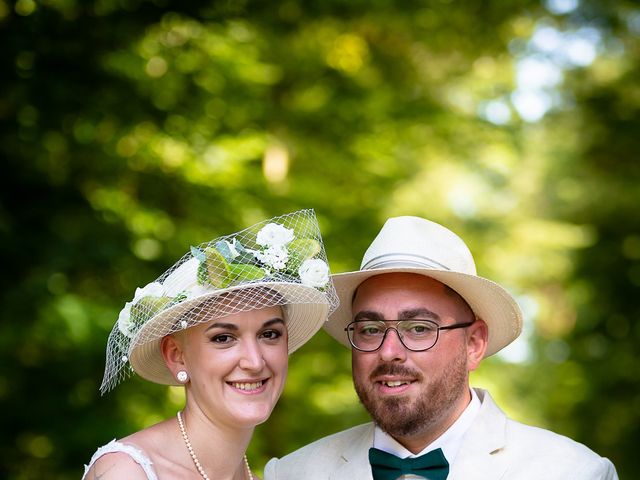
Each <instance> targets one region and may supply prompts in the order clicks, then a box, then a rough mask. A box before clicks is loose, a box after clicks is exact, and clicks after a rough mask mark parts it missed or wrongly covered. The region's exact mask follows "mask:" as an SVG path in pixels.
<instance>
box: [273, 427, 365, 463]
mask: <svg viewBox="0 0 640 480" xmlns="http://www.w3.org/2000/svg"><path fill="white" fill-rule="evenodd" d="M373 430H374V426H373V423H371V422H369V423H364V424H362V425H357V426H355V427H351V428H349V429H347V430H342V431H341V432H337V433H333V434H331V435H328V436H326V437H322V438H320V439H318V440H315V441H314V442H311V443H309V444H308V445H305V446H304V447H301V448H299V449H298V450H296V451H294V452H291V453H289V454H288V455H285V456H284V457H282V458H281V459H280V461H287V460H292V459H294V458H297V457H307V456H308V455H318V454H321V453H322V452H327V453H332V452H339V453H341V452H343V451H344V450H345V449H346V448H348V447H352V446H353V444H354V441H356V440H358V439H362V438H363V437H367V436H372V435H373ZM371 438H373V437H371Z"/></svg>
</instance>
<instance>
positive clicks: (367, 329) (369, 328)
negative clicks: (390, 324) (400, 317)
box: [358, 325, 382, 335]
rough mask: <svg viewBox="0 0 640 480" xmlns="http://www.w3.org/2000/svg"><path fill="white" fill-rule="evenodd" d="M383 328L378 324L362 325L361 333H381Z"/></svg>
mask: <svg viewBox="0 0 640 480" xmlns="http://www.w3.org/2000/svg"><path fill="white" fill-rule="evenodd" d="M380 332H382V329H381V328H380V327H379V326H378V325H364V326H362V327H360V330H359V332H358V333H359V334H360V335H379V334H380Z"/></svg>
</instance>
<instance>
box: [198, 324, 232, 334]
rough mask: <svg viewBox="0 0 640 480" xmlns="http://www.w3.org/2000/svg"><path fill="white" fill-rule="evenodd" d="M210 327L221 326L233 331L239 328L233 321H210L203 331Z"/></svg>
mask: <svg viewBox="0 0 640 480" xmlns="http://www.w3.org/2000/svg"><path fill="white" fill-rule="evenodd" d="M212 328H223V329H225V330H234V331H237V330H239V328H238V325H236V324H235V323H212V324H211V325H209V326H208V327H207V329H206V330H205V332H208V331H209V330H211V329H212Z"/></svg>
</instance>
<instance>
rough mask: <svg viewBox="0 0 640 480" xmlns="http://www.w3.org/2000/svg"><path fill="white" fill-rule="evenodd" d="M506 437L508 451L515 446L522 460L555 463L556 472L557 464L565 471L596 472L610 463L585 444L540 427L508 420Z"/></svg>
mask: <svg viewBox="0 0 640 480" xmlns="http://www.w3.org/2000/svg"><path fill="white" fill-rule="evenodd" d="M506 435H507V445H508V448H515V446H516V445H517V446H518V447H517V449H518V451H519V454H520V455H521V456H522V457H523V458H524V457H526V458H529V459H537V460H538V461H541V462H542V461H545V462H557V463H556V469H557V468H558V467H557V465H565V466H567V468H578V469H580V470H581V469H584V470H589V471H590V470H594V471H597V470H600V469H607V468H608V467H609V464H610V462H609V460H607V459H606V458H603V457H601V456H600V455H598V454H597V453H596V452H594V451H593V450H591V449H590V448H589V447H587V446H586V445H584V444H582V443H580V442H577V441H575V440H573V439H571V438H569V437H566V436H564V435H561V434H559V433H556V432H553V431H551V430H546V429H544V428H539V427H534V426H531V425H526V424H523V423H520V422H517V421H515V420H508V422H507V432H506Z"/></svg>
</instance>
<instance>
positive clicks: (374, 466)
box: [369, 448, 449, 480]
mask: <svg viewBox="0 0 640 480" xmlns="http://www.w3.org/2000/svg"><path fill="white" fill-rule="evenodd" d="M369 463H370V464H371V471H372V472H373V479H374V480H396V479H397V478H398V477H399V476H401V475H407V474H409V473H411V474H413V475H419V476H421V477H424V478H426V479H427V480H446V478H447V475H449V462H447V459H446V458H445V456H444V453H442V449H440V448H438V449H437V450H432V451H430V452H429V453H425V454H424V455H421V456H419V457H415V458H398V457H396V456H395V455H392V454H390V453H387V452H383V451H382V450H378V449H377V448H370V449H369Z"/></svg>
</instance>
